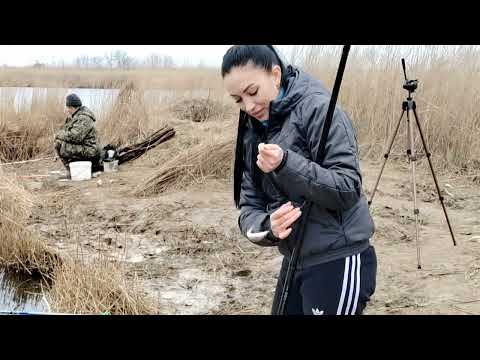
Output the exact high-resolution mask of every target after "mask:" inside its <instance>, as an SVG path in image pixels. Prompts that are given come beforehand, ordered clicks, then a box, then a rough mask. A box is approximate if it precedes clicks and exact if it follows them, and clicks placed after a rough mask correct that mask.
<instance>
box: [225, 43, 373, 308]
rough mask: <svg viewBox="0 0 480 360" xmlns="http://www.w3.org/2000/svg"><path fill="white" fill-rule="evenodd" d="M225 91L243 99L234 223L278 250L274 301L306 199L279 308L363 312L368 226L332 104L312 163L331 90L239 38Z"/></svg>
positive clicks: (349, 140)
mask: <svg viewBox="0 0 480 360" xmlns="http://www.w3.org/2000/svg"><path fill="white" fill-rule="evenodd" d="M222 77H223V81H224V85H225V88H226V90H227V92H228V93H229V94H230V95H231V97H232V98H233V99H234V100H235V102H236V103H237V104H238V105H239V106H240V119H239V125H238V134H237V147H236V156H235V170H234V199H235V204H236V206H237V208H239V209H240V216H239V220H238V222H239V226H240V229H241V231H242V233H243V234H244V235H245V236H246V237H247V238H248V239H249V240H250V241H252V242H253V243H255V244H257V245H261V246H278V248H279V251H280V252H281V253H282V254H283V255H284V259H283V263H282V268H281V270H280V276H279V278H278V284H277V288H276V292H275V297H274V300H273V306H272V314H275V313H276V312H277V307H278V305H279V300H280V299H279V298H280V295H281V292H282V287H283V283H284V281H285V275H286V270H287V267H288V262H289V261H290V256H291V253H292V249H293V247H294V245H295V239H293V238H292V237H291V236H290V234H291V233H292V228H293V227H294V226H295V224H297V223H299V221H298V220H299V218H300V216H301V207H302V205H303V204H305V202H306V201H311V202H312V203H313V206H312V209H311V211H310V214H309V218H308V221H307V223H306V228H305V231H304V236H305V237H304V240H303V247H302V250H301V252H300V257H299V261H298V265H297V270H296V272H295V277H294V279H293V281H292V284H291V289H290V294H289V298H288V302H287V304H286V314H310V315H312V314H313V315H321V314H325V315H334V314H338V315H340V314H361V313H362V312H363V310H364V308H365V306H366V304H367V302H368V301H369V299H370V296H371V295H372V294H373V293H374V291H375V285H376V268H377V259H376V255H375V250H374V248H373V246H371V244H370V238H371V236H372V235H373V232H374V224H373V221H372V219H371V216H370V213H369V209H368V204H367V201H366V198H365V196H364V195H363V193H362V177H361V173H360V166H359V161H358V156H357V152H358V148H357V140H356V135H355V132H354V129H353V127H352V124H351V121H350V119H349V118H348V116H347V115H346V114H345V113H344V112H343V111H342V109H340V108H339V107H337V108H336V110H335V112H334V117H333V121H332V126H331V128H330V132H329V136H328V141H327V144H326V156H325V161H324V163H323V164H321V165H319V164H316V163H315V162H314V161H312V158H313V157H314V156H315V154H316V152H317V150H318V145H319V143H320V135H321V130H322V126H323V122H324V120H325V117H326V113H327V109H328V104H329V100H330V94H329V93H328V92H327V91H326V90H325V88H324V87H323V85H322V84H321V83H320V82H319V81H318V80H316V79H314V78H313V77H311V76H309V75H308V74H306V73H305V72H303V71H302V70H300V69H298V68H295V67H293V66H288V67H285V66H284V64H283V62H282V61H281V59H280V57H279V56H278V54H277V52H276V51H275V49H274V48H273V46H271V45H237V46H233V47H232V48H230V49H229V50H228V51H227V52H226V54H225V55H224V57H223V63H222Z"/></svg>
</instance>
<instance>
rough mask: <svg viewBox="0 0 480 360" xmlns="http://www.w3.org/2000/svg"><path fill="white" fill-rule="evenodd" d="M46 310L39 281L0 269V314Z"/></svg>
mask: <svg viewBox="0 0 480 360" xmlns="http://www.w3.org/2000/svg"><path fill="white" fill-rule="evenodd" d="M48 310H49V309H48V304H47V301H46V299H45V298H44V296H43V295H42V288H41V286H40V281H39V279H35V278H32V277H30V276H28V275H22V274H18V273H13V272H6V271H5V270H3V269H0V314H2V313H5V312H8V311H14V312H48Z"/></svg>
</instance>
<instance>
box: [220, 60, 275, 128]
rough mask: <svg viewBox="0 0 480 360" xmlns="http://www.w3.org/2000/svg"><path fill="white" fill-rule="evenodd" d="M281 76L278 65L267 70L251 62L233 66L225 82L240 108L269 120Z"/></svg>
mask: <svg viewBox="0 0 480 360" xmlns="http://www.w3.org/2000/svg"><path fill="white" fill-rule="evenodd" d="M281 76H282V72H281V69H280V66H278V65H274V66H273V68H272V71H267V70H265V69H263V68H261V67H257V66H255V65H254V64H253V63H252V62H249V63H247V64H246V65H244V66H237V67H234V68H232V69H231V70H230V72H229V73H228V74H226V75H225V77H224V78H223V83H224V85H225V89H226V90H227V92H228V93H229V94H230V96H231V97H232V98H233V99H234V100H235V102H236V103H237V104H238V105H239V106H240V109H242V110H243V111H245V112H246V113H247V114H248V115H250V116H253V117H254V118H255V119H257V120H260V121H265V120H268V115H269V110H270V102H271V101H273V100H275V98H276V97H277V96H278V92H279V89H280V81H281Z"/></svg>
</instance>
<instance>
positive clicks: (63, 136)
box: [55, 94, 100, 177]
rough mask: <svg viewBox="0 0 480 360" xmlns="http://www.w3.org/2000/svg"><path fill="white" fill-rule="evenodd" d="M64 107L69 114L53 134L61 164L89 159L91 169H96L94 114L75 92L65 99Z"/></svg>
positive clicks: (98, 155)
mask: <svg viewBox="0 0 480 360" xmlns="http://www.w3.org/2000/svg"><path fill="white" fill-rule="evenodd" d="M66 109H67V113H68V114H69V116H68V117H67V119H66V120H65V124H64V125H63V128H62V129H61V130H60V131H59V132H58V133H57V134H56V135H55V150H56V151H57V154H58V156H59V158H60V159H61V160H62V163H63V165H64V166H65V167H66V168H67V177H70V169H69V166H68V164H69V163H71V162H74V161H91V162H92V171H95V170H98V166H99V158H100V152H99V148H98V146H97V130H96V129H95V121H96V119H95V115H94V114H93V113H92V111H91V110H90V109H89V108H87V107H86V106H82V101H81V100H80V98H79V97H78V96H77V95H76V94H70V95H68V96H67V99H66Z"/></svg>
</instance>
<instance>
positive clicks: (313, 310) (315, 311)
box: [312, 308, 323, 315]
mask: <svg viewBox="0 0 480 360" xmlns="http://www.w3.org/2000/svg"><path fill="white" fill-rule="evenodd" d="M312 313H313V315H323V310H322V311H320V310H318V308H316V309H313V308H312Z"/></svg>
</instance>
